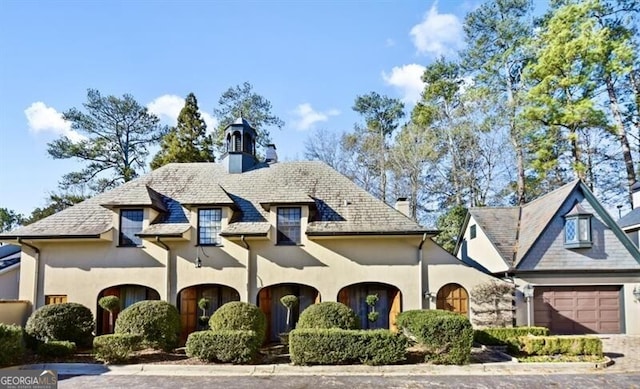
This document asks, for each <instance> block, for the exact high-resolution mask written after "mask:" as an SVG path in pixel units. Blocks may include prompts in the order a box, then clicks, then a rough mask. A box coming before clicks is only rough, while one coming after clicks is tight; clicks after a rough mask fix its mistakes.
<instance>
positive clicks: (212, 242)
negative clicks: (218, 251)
mask: <svg viewBox="0 0 640 389" xmlns="http://www.w3.org/2000/svg"><path fill="white" fill-rule="evenodd" d="M204 211H217V212H218V213H219V215H220V218H219V219H217V220H214V219H211V221H213V222H217V226H215V225H213V226H209V225H207V226H203V225H202V224H201V222H202V221H203V217H202V212H204ZM205 228H206V229H209V230H211V231H213V235H212V236H207V241H203V239H202V232H203V229H205ZM216 230H217V231H216ZM221 231H222V208H198V246H220V245H221V244H222V241H221V238H220V232H221Z"/></svg>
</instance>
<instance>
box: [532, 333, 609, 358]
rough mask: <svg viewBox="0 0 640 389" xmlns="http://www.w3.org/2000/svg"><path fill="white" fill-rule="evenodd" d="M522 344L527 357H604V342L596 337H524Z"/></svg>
mask: <svg viewBox="0 0 640 389" xmlns="http://www.w3.org/2000/svg"><path fill="white" fill-rule="evenodd" d="M520 342H521V343H522V347H521V351H522V352H523V353H525V354H527V355H558V354H562V355H594V356H597V357H601V356H602V355H603V354H602V340H601V339H600V338H596V337H595V336H523V337H521V338H520Z"/></svg>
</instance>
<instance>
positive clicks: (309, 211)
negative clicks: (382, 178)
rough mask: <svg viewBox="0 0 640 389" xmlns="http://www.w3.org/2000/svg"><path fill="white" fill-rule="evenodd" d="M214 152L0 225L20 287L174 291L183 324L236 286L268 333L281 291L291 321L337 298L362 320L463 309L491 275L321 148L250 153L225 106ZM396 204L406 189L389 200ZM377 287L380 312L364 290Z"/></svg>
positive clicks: (231, 296) (273, 330)
mask: <svg viewBox="0 0 640 389" xmlns="http://www.w3.org/2000/svg"><path fill="white" fill-rule="evenodd" d="M225 137H226V150H227V151H226V153H225V154H224V155H223V157H222V158H221V160H220V162H218V163H184V164H169V165H166V166H163V167H161V168H159V169H157V170H155V171H153V172H151V173H149V174H147V175H144V176H142V177H139V178H137V179H135V180H133V181H130V182H128V183H125V184H123V185H121V186H120V187H118V188H115V189H113V190H111V191H109V192H106V193H103V194H100V195H97V196H95V197H93V198H91V199H88V200H86V201H84V202H82V203H80V204H77V205H75V206H73V207H71V208H68V209H66V210H64V211H62V212H59V213H57V214H55V215H52V216H50V217H48V218H46V219H43V220H41V221H38V222H36V223H34V224H32V225H29V226H25V227H22V228H19V229H17V230H15V231H12V232H8V233H4V234H1V235H0V240H1V241H7V242H13V243H15V244H19V245H21V246H22V272H21V279H20V298H21V299H24V300H28V301H31V302H32V303H33V308H34V309H35V308H37V307H40V306H42V305H44V304H51V303H57V302H63V301H73V302H78V303H81V304H84V305H86V306H88V307H90V308H91V309H92V310H93V312H94V314H96V316H97V319H98V320H97V321H98V328H97V332H98V333H104V332H108V331H109V328H108V319H107V315H106V313H105V312H103V311H102V309H101V308H100V307H99V306H98V304H97V301H98V299H99V298H100V297H102V296H105V295H118V296H119V297H120V300H121V304H122V307H123V308H124V307H126V306H128V305H130V304H132V303H134V302H136V301H139V300H143V299H162V300H166V301H168V302H170V303H172V304H175V305H176V306H177V307H178V309H179V311H180V315H181V319H182V327H183V331H184V334H183V335H184V336H186V334H188V333H189V332H192V331H194V330H196V329H198V328H199V324H198V317H199V316H201V315H203V312H201V311H200V310H199V309H198V306H197V302H198V300H199V299H201V298H203V297H206V298H208V299H209V300H210V301H211V307H210V309H209V310H208V312H205V313H204V314H206V315H211V314H212V313H213V311H215V310H216V309H217V308H218V307H219V306H220V305H222V304H224V303H226V302H228V301H235V300H241V301H246V302H250V303H254V304H257V305H258V306H259V307H260V308H261V309H262V310H263V311H264V313H265V314H266V315H267V318H268V323H269V332H268V333H269V336H270V339H271V340H275V339H277V336H278V334H279V333H280V332H283V331H284V330H285V322H286V320H285V317H286V309H285V308H284V307H283V306H282V305H281V303H280V298H281V297H283V296H284V295H287V294H294V295H296V296H298V297H299V301H300V304H299V307H298V308H297V309H296V310H295V312H293V318H294V321H295V319H296V317H297V315H298V314H299V312H300V311H302V310H303V309H304V308H306V307H307V306H308V305H310V304H313V303H315V302H318V301H340V302H344V303H345V304H348V305H349V306H351V307H352V308H353V309H354V310H355V311H356V312H357V313H358V315H359V316H360V317H361V326H362V327H363V328H376V327H382V328H393V327H394V321H395V316H396V314H397V313H398V312H400V311H402V310H407V309H420V308H435V307H436V306H437V307H440V308H445V309H450V310H457V311H460V312H462V313H465V314H469V300H468V290H469V289H471V288H473V287H474V286H475V285H477V284H478V283H481V282H485V281H488V280H490V279H492V278H493V277H491V276H489V275H487V274H484V273H482V272H480V271H478V270H476V269H474V268H473V267H470V266H466V265H464V264H462V263H461V262H460V261H459V260H458V259H457V258H455V257H454V256H452V255H450V254H449V253H447V252H446V251H445V250H443V249H442V248H441V247H439V246H438V245H437V244H435V243H434V242H433V241H432V240H431V237H432V236H434V235H435V234H436V231H432V230H429V229H425V228H424V227H422V226H420V225H418V224H417V223H416V222H414V221H413V220H411V219H410V218H409V217H408V216H406V214H404V213H403V212H401V211H399V210H398V209H394V208H392V207H389V206H388V205H386V204H384V203H383V202H381V201H379V200H378V199H376V198H374V197H373V196H371V195H370V194H368V193H367V192H366V191H364V190H362V189H361V188H359V187H358V186H357V185H355V184H354V183H353V182H351V181H350V180H349V179H347V178H346V177H344V176H343V175H341V174H339V173H338V172H336V171H335V170H333V169H332V168H330V167H329V166H327V165H326V164H324V163H321V162H311V161H307V162H278V161H277V155H276V153H275V147H274V146H271V147H270V148H269V150H267V154H266V157H267V158H266V160H265V161H258V159H257V158H256V153H255V139H256V132H255V130H254V129H253V128H252V127H251V126H250V125H249V123H247V122H246V121H245V120H243V119H238V120H236V122H234V123H233V124H231V125H230V126H229V127H228V128H227V129H226V131H225ZM398 208H399V209H406V208H408V205H407V203H406V202H402V201H401V202H399V204H398ZM369 294H377V295H378V298H379V301H378V303H377V306H376V310H377V311H378V312H380V316H379V319H378V320H377V321H376V322H374V323H370V322H369V321H368V320H367V312H368V310H369V307H368V306H367V305H366V302H365V299H366V296H367V295H369Z"/></svg>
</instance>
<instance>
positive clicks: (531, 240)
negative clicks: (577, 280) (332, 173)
mask: <svg viewBox="0 0 640 389" xmlns="http://www.w3.org/2000/svg"><path fill="white" fill-rule="evenodd" d="M578 188H579V189H580V190H581V191H582V193H583V194H584V196H585V198H586V199H587V201H589V203H590V204H591V205H592V206H593V207H594V209H595V210H596V212H597V213H598V214H599V215H600V217H602V218H603V219H604V221H605V223H606V224H607V225H608V226H609V228H611V230H612V231H613V233H614V234H615V235H616V236H617V238H618V239H619V240H620V241H621V243H622V244H623V245H624V246H625V247H626V248H627V249H628V250H629V251H630V252H631V253H632V254H633V255H634V257H636V259H638V251H637V248H636V247H635V246H634V245H633V243H631V241H630V240H629V239H628V237H627V236H626V234H625V233H624V232H623V231H622V230H621V229H620V228H619V227H618V226H617V225H616V223H615V221H614V220H613V219H612V218H611V216H610V215H609V213H608V212H607V211H606V210H605V209H604V208H603V207H602V205H601V204H600V203H599V202H598V200H597V199H596V198H595V196H594V195H593V193H591V191H590V190H589V188H587V187H586V186H585V185H584V183H582V182H581V181H580V180H575V181H572V182H570V183H568V184H566V185H564V186H561V187H560V188H558V189H556V190H554V191H551V192H549V193H547V194H546V195H544V196H541V197H539V198H537V199H535V200H533V201H531V202H530V203H527V204H524V205H522V206H520V207H482V208H470V209H469V211H468V216H467V218H466V219H465V222H464V223H463V226H462V229H463V231H464V230H466V228H467V227H468V223H469V219H470V218H469V215H470V216H473V218H474V220H476V222H477V223H478V224H479V225H480V227H481V228H482V231H483V232H484V233H485V234H486V235H487V238H488V239H489V240H490V241H491V243H492V244H493V246H494V247H495V249H496V251H497V252H498V253H499V254H500V256H501V257H502V259H503V260H504V262H505V264H506V265H507V266H508V267H509V268H510V269H515V268H517V267H518V265H519V264H520V263H521V262H522V260H523V258H525V257H526V255H527V253H529V251H530V250H531V248H532V247H533V245H534V244H535V243H536V242H537V240H538V239H539V238H540V237H541V236H542V235H543V233H544V231H545V229H546V228H547V226H548V225H549V223H550V222H551V220H552V219H553V217H554V216H556V214H557V213H558V211H559V210H560V208H561V207H562V206H563V204H564V203H565V202H566V201H567V199H568V198H569V197H570V195H571V194H572V193H573V192H574V191H575V190H577V189H578ZM461 236H462V234H461ZM460 239H461V238H460ZM459 244H460V240H459V242H458V246H459ZM457 249H458V248H456V250H457Z"/></svg>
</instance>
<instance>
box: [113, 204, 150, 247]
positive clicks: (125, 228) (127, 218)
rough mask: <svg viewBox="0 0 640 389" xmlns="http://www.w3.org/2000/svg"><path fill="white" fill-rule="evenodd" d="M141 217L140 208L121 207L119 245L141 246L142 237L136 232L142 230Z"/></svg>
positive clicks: (141, 211) (142, 214)
mask: <svg viewBox="0 0 640 389" xmlns="http://www.w3.org/2000/svg"><path fill="white" fill-rule="evenodd" d="M143 218H144V212H143V210H142V209H123V210H121V211H120V240H119V245H120V246H125V247H127V246H128V247H136V246H142V239H141V238H140V237H139V236H136V234H137V233H139V232H140V231H142V220H143Z"/></svg>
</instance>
